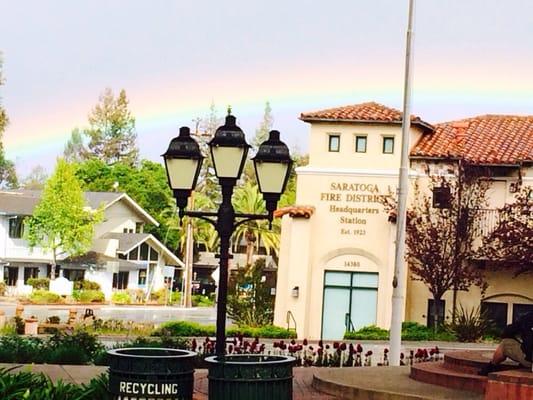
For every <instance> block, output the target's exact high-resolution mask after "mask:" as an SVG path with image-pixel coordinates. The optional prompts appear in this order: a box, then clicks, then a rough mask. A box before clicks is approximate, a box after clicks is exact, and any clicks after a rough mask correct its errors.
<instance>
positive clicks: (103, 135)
mask: <svg viewBox="0 0 533 400" xmlns="http://www.w3.org/2000/svg"><path fill="white" fill-rule="evenodd" d="M128 103H129V102H128V99H127V97H126V91H125V90H124V89H122V90H121V91H120V93H119V95H118V97H116V98H115V96H114V94H113V91H112V90H111V89H110V88H106V89H105V91H104V93H102V95H100V98H99V103H98V104H97V105H96V106H95V107H94V108H93V109H92V110H91V112H90V114H89V127H88V128H87V129H84V131H83V134H84V135H85V136H87V137H88V138H89V143H88V145H87V147H88V152H89V154H88V157H94V158H98V159H100V160H103V161H104V162H105V163H106V164H109V165H112V164H115V163H117V162H122V163H124V164H127V165H135V164H136V163H137V161H138V157H139V149H138V148H137V143H136V142H137V134H136V132H135V118H134V117H133V116H132V115H131V113H130V110H129V109H128Z"/></svg>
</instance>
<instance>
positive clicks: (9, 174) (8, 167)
mask: <svg viewBox="0 0 533 400" xmlns="http://www.w3.org/2000/svg"><path fill="white" fill-rule="evenodd" d="M3 83H4V79H3V77H2V57H1V54H0V87H1V86H2V84H3ZM8 122H9V119H8V117H7V113H6V111H5V110H4V108H3V107H2V104H1V103H0V188H2V187H4V186H7V187H8V188H16V187H17V186H18V179H17V173H16V170H15V164H14V163H13V161H11V160H8V159H6V158H5V153H4V145H3V143H2V136H3V134H4V130H5V128H6V126H7V124H8Z"/></svg>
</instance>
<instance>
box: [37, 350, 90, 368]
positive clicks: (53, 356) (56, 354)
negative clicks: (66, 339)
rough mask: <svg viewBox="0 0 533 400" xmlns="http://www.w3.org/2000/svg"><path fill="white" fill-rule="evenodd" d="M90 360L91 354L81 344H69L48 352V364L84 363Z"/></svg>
mask: <svg viewBox="0 0 533 400" xmlns="http://www.w3.org/2000/svg"><path fill="white" fill-rule="evenodd" d="M88 362H89V356H88V354H87V352H85V351H84V350H83V349H82V348H80V347H79V346H73V345H67V346H59V347H56V348H54V349H51V350H50V351H48V352H47V353H46V363H47V364H73V365H83V364H87V363H88Z"/></svg>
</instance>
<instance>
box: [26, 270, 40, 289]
mask: <svg viewBox="0 0 533 400" xmlns="http://www.w3.org/2000/svg"><path fill="white" fill-rule="evenodd" d="M38 276H39V268H35V267H24V284H25V285H27V284H28V279H30V278H37V277H38Z"/></svg>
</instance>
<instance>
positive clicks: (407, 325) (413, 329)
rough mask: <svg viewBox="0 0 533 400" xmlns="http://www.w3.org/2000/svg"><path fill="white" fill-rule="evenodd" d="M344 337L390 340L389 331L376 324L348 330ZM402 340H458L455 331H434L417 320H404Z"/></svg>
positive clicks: (350, 338)
mask: <svg viewBox="0 0 533 400" xmlns="http://www.w3.org/2000/svg"><path fill="white" fill-rule="evenodd" d="M344 339H349V340H389V331H388V330H386V329H382V328H379V327H377V326H375V325H370V326H365V327H363V328H361V329H359V330H357V331H355V332H346V333H345V334H344ZM402 340H413V341H429V340H439V341H453V340H456V336H455V335H454V333H453V332H451V331H449V330H446V329H441V330H439V331H438V332H436V333H435V332H434V330H433V329H432V328H428V327H427V326H425V325H421V324H419V323H417V322H408V321H407V322H404V323H402Z"/></svg>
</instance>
